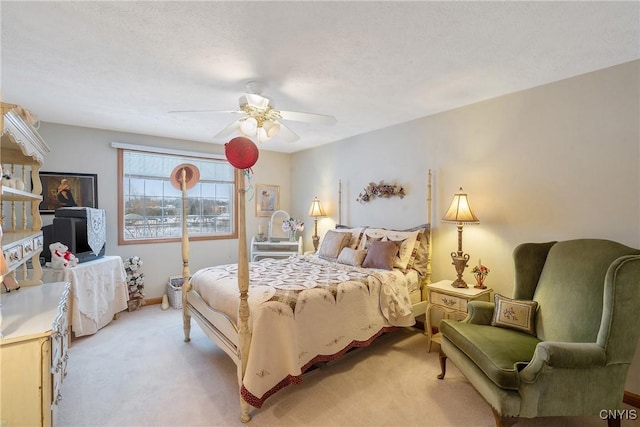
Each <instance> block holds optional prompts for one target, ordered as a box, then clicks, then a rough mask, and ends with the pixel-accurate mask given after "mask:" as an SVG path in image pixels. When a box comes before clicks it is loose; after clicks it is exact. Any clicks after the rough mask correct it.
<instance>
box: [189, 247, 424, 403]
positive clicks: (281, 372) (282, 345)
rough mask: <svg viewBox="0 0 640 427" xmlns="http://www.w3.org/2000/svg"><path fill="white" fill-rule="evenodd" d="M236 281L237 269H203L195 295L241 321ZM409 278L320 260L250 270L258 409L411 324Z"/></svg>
mask: <svg viewBox="0 0 640 427" xmlns="http://www.w3.org/2000/svg"><path fill="white" fill-rule="evenodd" d="M237 277H238V269H237V265H236V264H228V265H222V266H217V267H209V268H205V269H202V270H199V271H198V272H196V273H195V274H194V275H193V278H192V280H191V284H192V289H193V290H194V291H196V292H197V293H198V294H200V296H202V298H203V299H204V300H205V301H206V303H207V304H208V305H209V306H211V307H212V308H213V309H215V310H217V311H219V312H223V313H225V314H226V315H227V316H228V317H229V318H231V319H237V315H238V300H239V296H238V295H239V293H238V285H237ZM408 277H410V276H405V274H403V273H402V272H401V271H399V270H392V271H385V270H376V269H364V268H358V267H351V266H347V265H343V264H338V263H334V262H330V261H326V260H323V259H321V258H318V257H316V256H315V255H303V256H297V257H291V258H288V259H284V260H269V259H265V260H261V261H257V262H253V263H250V264H249V280H250V283H249V306H250V309H251V317H250V319H249V327H250V329H251V331H252V341H251V349H250V351H249V356H248V361H247V369H246V373H245V376H244V379H243V387H242V394H243V397H244V398H245V400H246V401H247V402H248V403H250V404H251V405H252V406H255V407H257V408H259V407H260V406H261V405H262V404H263V402H264V400H265V399H266V398H268V397H269V396H270V395H271V394H273V393H275V392H276V391H277V390H279V389H281V388H282V387H284V386H286V385H288V384H291V383H296V382H299V381H300V376H301V375H302V373H303V372H304V371H305V370H307V369H308V368H309V367H311V365H312V364H313V363H316V362H318V361H327V360H332V359H335V358H337V357H339V356H340V355H341V354H343V353H344V352H346V351H347V350H348V349H349V348H351V347H355V346H363V345H367V344H369V343H370V342H371V341H373V339H374V338H375V337H377V336H378V335H380V334H382V333H383V332H385V331H386V330H388V329H390V328H393V327H396V326H411V325H413V324H414V323H415V320H414V318H413V316H412V312H411V302H410V299H409V291H408V288H409V283H408V280H409V279H408Z"/></svg>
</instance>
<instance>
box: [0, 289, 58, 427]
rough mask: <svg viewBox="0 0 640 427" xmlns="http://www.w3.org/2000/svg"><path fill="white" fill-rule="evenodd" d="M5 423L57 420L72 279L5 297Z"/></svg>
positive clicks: (1, 414)
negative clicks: (68, 281) (56, 413)
mask: <svg viewBox="0 0 640 427" xmlns="http://www.w3.org/2000/svg"><path fill="white" fill-rule="evenodd" d="M0 304H1V308H0V314H1V316H2V323H1V327H0V360H2V363H0V375H1V376H0V405H1V406H0V407H1V408H2V410H1V411H0V425H3V426H5V425H6V426H51V425H52V424H53V420H54V418H55V411H56V408H57V405H58V402H59V401H60V399H61V397H62V381H63V379H64V377H65V375H66V372H67V360H68V358H69V356H68V349H69V339H70V336H69V326H68V325H69V284H68V283H65V282H58V283H48V284H46V285H42V286H32V287H27V288H22V289H20V290H19V291H16V292H10V293H5V294H3V295H2V296H1V297H0Z"/></svg>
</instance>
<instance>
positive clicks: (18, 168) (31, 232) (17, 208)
mask: <svg viewBox="0 0 640 427" xmlns="http://www.w3.org/2000/svg"><path fill="white" fill-rule="evenodd" d="M29 117H30V116H29V113H28V112H27V111H26V110H24V109H23V108H21V107H19V106H17V105H13V104H5V103H2V139H1V145H0V164H1V165H2V170H3V172H4V173H8V174H10V175H11V177H12V178H13V179H14V180H20V182H22V184H23V185H24V188H22V185H20V186H18V188H16V187H15V186H14V185H13V184H12V185H5V182H3V185H2V189H1V191H0V202H1V205H2V216H1V219H2V221H1V222H0V225H2V230H3V231H4V235H3V236H2V253H3V255H4V258H5V260H6V263H7V267H8V269H9V274H12V275H14V276H15V278H16V280H18V282H19V284H20V286H29V285H39V284H42V269H41V268H40V263H39V256H40V253H41V252H42V244H43V238H42V231H41V228H42V219H41V217H40V212H39V210H38V206H39V205H40V202H41V201H42V195H41V194H42V183H41V182H40V175H39V171H40V167H41V166H42V163H43V161H44V154H45V153H47V152H49V151H50V150H49V147H48V146H47V144H46V143H45V142H44V141H43V140H42V138H41V137H40V135H39V134H38V132H37V131H36V130H35V128H34V127H33V126H32V124H31V123H29V121H28V120H27V118H29ZM6 184H9V183H6ZM30 260H34V261H33V262H32V264H33V268H32V269H28V268H27V264H28V263H29V261H30Z"/></svg>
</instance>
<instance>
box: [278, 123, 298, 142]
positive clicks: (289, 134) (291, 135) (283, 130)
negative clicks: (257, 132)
mask: <svg viewBox="0 0 640 427" xmlns="http://www.w3.org/2000/svg"><path fill="white" fill-rule="evenodd" d="M278 137H279V138H281V140H282V141H283V142H294V141H297V140H299V139H300V137H299V136H298V134H296V133H295V132H294V131H292V130H291V129H289V128H288V127H286V126H285V125H283V124H282V123H280V132H279V133H278Z"/></svg>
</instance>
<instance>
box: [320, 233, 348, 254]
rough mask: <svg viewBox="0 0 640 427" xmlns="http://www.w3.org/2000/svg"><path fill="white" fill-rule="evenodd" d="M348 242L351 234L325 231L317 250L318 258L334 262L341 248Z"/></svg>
mask: <svg viewBox="0 0 640 427" xmlns="http://www.w3.org/2000/svg"><path fill="white" fill-rule="evenodd" d="M349 240H351V233H349V232H339V231H335V230H329V231H327V232H326V234H325V235H324V238H323V239H322V243H321V244H320V249H318V256H319V257H320V258H325V259H329V260H335V259H336V258H338V255H339V254H340V251H341V250H342V248H344V247H345V246H347V245H348V244H349Z"/></svg>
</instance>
